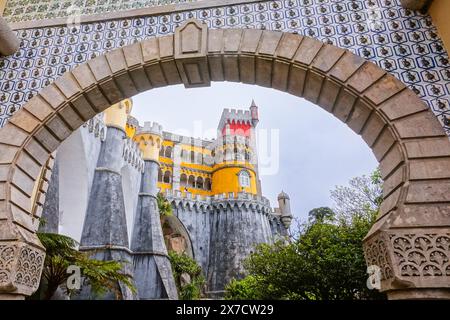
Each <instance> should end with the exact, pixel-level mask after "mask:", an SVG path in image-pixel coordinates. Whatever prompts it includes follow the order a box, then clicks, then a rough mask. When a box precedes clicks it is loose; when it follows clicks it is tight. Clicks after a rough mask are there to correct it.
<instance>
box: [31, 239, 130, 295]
mask: <svg viewBox="0 0 450 320" xmlns="http://www.w3.org/2000/svg"><path fill="white" fill-rule="evenodd" d="M38 237H39V240H40V241H41V243H42V245H43V246H44V247H45V249H46V257H45V262H44V269H43V271H42V278H41V283H40V286H39V289H38V291H37V293H36V296H39V297H42V299H44V300H49V299H51V298H52V297H53V295H54V294H55V292H56V290H57V289H58V287H59V286H61V287H62V288H65V290H66V293H67V294H68V295H69V296H70V295H71V294H72V293H73V291H72V290H69V289H68V288H67V287H66V286H65V285H66V283H67V280H68V278H69V277H70V276H71V274H70V273H67V268H68V267H69V266H71V265H75V266H78V267H79V268H80V271H81V275H82V277H84V283H83V284H86V285H90V286H91V288H92V291H93V292H94V294H97V295H101V294H103V293H105V292H106V291H112V292H114V293H115V295H116V298H117V299H121V296H120V292H119V290H118V287H117V283H118V282H121V283H123V284H124V285H126V286H127V287H129V288H130V289H131V290H132V291H133V292H136V289H135V287H134V286H133V284H132V282H131V278H130V276H129V275H125V274H123V273H122V272H121V270H122V264H121V263H120V262H117V261H100V260H95V259H90V258H89V255H88V254H86V253H83V252H80V251H78V250H77V249H76V247H77V245H78V243H77V242H76V241H75V240H74V239H72V238H70V237H67V236H64V235H60V234H55V233H44V232H38ZM36 296H35V297H36Z"/></svg>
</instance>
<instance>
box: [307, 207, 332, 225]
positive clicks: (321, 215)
mask: <svg viewBox="0 0 450 320" xmlns="http://www.w3.org/2000/svg"><path fill="white" fill-rule="evenodd" d="M334 216H335V213H334V211H333V210H332V209H330V208H328V207H320V208H315V209H312V210H311V211H309V213H308V219H309V221H311V222H315V221H331V220H333V219H334Z"/></svg>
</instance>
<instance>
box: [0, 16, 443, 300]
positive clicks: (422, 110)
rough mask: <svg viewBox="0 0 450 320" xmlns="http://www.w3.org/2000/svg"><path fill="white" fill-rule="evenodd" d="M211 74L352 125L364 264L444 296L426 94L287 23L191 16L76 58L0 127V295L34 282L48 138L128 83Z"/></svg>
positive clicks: (419, 290) (204, 79)
mask: <svg viewBox="0 0 450 320" xmlns="http://www.w3.org/2000/svg"><path fill="white" fill-rule="evenodd" d="M211 81H233V82H243V83H248V84H255V85H260V86H264V87H268V88H274V89H277V90H281V91H285V92H288V93H290V94H293V95H296V96H299V97H304V98H306V99H307V100H309V101H311V102H313V103H315V104H317V105H319V106H321V107H322V108H323V109H325V110H327V111H328V112H330V113H332V114H333V115H334V116H336V117H337V118H338V119H340V120H341V121H343V122H344V123H346V124H347V125H348V126H349V127H350V128H351V129H352V130H353V131H354V132H356V133H357V134H360V135H361V136H362V138H363V139H364V141H365V142H366V143H367V145H368V146H369V147H370V148H371V149H372V151H373V153H374V154H375V157H376V158H377V160H378V161H379V162H380V168H381V173H382V176H383V178H384V180H385V183H384V188H383V189H384V201H383V204H382V206H381V212H380V215H379V217H378V220H377V222H376V223H375V225H374V226H373V228H372V230H371V231H370V232H369V234H368V235H367V237H366V238H365V241H364V248H365V252H366V259H367V262H368V264H370V265H377V266H379V267H380V270H381V276H382V280H381V289H382V290H383V291H386V292H387V293H388V296H389V298H392V299H399V298H450V264H449V263H450V262H449V260H450V141H449V139H448V137H447V136H446V135H445V133H444V130H443V128H442V127H441V125H440V124H439V122H438V120H437V119H436V117H435V115H433V113H432V112H431V111H430V110H429V109H428V108H427V106H426V105H425V104H424V103H423V102H422V101H421V100H420V99H419V98H418V97H417V96H416V95H415V94H414V93H413V92H412V91H411V90H409V89H408V88H406V87H405V86H404V85H403V83H401V82H400V81H399V80H397V79H396V78H395V77H393V76H392V75H390V74H387V73H386V72H385V71H384V70H382V69H380V68H379V67H377V66H376V65H375V64H373V63H371V62H368V61H365V60H363V59H362V58H360V57H358V56H356V55H354V54H352V53H351V52H349V51H346V50H343V49H339V48H337V47H335V46H332V45H328V44H324V43H322V42H319V41H317V40H314V39H312V38H308V37H303V36H300V35H296V34H291V33H283V32H273V31H262V30H255V29H222V30H208V29H207V27H206V26H205V25H203V24H200V23H199V22H197V21H192V20H191V21H187V22H186V23H185V24H184V25H183V26H181V27H179V28H178V29H177V30H176V31H175V35H170V36H164V37H160V38H152V39H148V40H145V41H142V42H139V43H135V44H133V45H129V46H126V47H123V48H119V49H115V50H112V51H110V52H108V53H106V54H105V55H102V56H99V57H97V58H95V59H92V60H90V61H88V62H87V63H84V64H81V65H79V66H77V67H76V68H74V69H73V70H71V71H70V72H67V73H65V74H64V75H63V76H61V77H60V78H59V79H57V80H56V81H55V82H54V83H52V84H51V85H49V86H48V87H46V88H44V89H43V90H42V91H41V92H40V93H39V94H38V95H36V96H35V97H33V98H32V99H31V100H30V101H29V102H28V103H27V104H25V106H24V107H23V108H22V109H21V110H19V111H18V112H17V113H16V114H14V116H13V117H12V118H11V119H10V121H9V123H8V124H7V125H6V126H4V127H3V128H2V129H0V150H1V152H0V296H1V297H3V298H13V297H23V296H25V295H29V294H31V293H32V292H33V291H35V290H36V289H37V286H38V284H39V279H40V275H41V270H42V264H43V260H44V250H43V248H42V245H41V244H40V243H39V240H38V238H37V237H36V234H35V231H36V230H37V226H38V221H39V217H40V215H41V211H42V207H41V203H42V202H43V200H42V198H43V197H44V196H45V191H46V187H47V183H46V181H47V179H48V175H49V170H48V168H49V167H51V157H50V156H51V153H52V152H54V151H55V150H56V149H57V147H58V146H59V144H60V143H61V142H62V141H64V139H66V138H67V137H68V136H69V135H70V134H71V133H72V132H73V131H74V130H76V129H77V128H78V127H80V126H81V125H82V124H83V123H84V122H85V121H87V120H89V119H90V118H92V117H93V116H94V115H96V114H98V113H100V112H102V111H103V110H105V109H106V108H108V107H109V106H110V105H111V104H114V103H117V102H119V101H121V100H123V99H125V98H128V97H131V96H133V95H135V94H137V93H139V92H142V91H146V90H149V89H152V88H157V87H163V86H169V85H174V84H180V83H183V84H184V85H185V86H186V87H188V88H189V87H199V86H209V84H210V82H211ZM49 158H50V162H49ZM45 168H47V169H45ZM35 186H37V187H35ZM35 189H36V190H39V191H38V192H37V193H36V192H34V190H35ZM36 194H37V196H34V195H36Z"/></svg>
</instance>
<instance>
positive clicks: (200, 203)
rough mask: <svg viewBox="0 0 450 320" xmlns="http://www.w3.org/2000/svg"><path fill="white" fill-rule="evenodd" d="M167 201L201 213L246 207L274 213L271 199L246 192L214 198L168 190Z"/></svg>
mask: <svg viewBox="0 0 450 320" xmlns="http://www.w3.org/2000/svg"><path fill="white" fill-rule="evenodd" d="M164 196H165V197H166V199H167V200H168V201H169V202H170V203H172V205H175V206H182V207H183V208H186V207H187V206H188V207H190V208H198V209H201V211H203V212H206V210H212V209H226V208H235V207H236V206H237V207H238V208H241V207H244V208H246V209H249V210H252V211H253V210H256V211H258V212H262V213H264V214H267V215H271V214H272V213H273V210H272V208H271V207H270V201H269V199H267V198H265V197H260V196H257V195H253V194H250V193H246V192H238V193H234V192H230V193H228V194H226V193H223V194H217V195H214V196H202V195H195V194H192V193H190V192H184V193H183V192H181V191H178V190H177V191H173V190H166V191H165V193H164Z"/></svg>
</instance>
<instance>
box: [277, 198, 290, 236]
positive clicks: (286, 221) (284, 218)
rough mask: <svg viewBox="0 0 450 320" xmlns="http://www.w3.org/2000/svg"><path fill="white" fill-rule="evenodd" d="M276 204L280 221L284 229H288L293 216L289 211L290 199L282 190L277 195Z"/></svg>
mask: <svg viewBox="0 0 450 320" xmlns="http://www.w3.org/2000/svg"><path fill="white" fill-rule="evenodd" d="M278 206H279V209H280V214H281V222H282V223H283V225H284V227H285V228H286V229H289V227H290V226H291V222H292V218H293V217H292V213H291V199H290V198H289V195H288V194H287V193H286V192H284V191H281V193H280V194H279V195H278Z"/></svg>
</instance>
